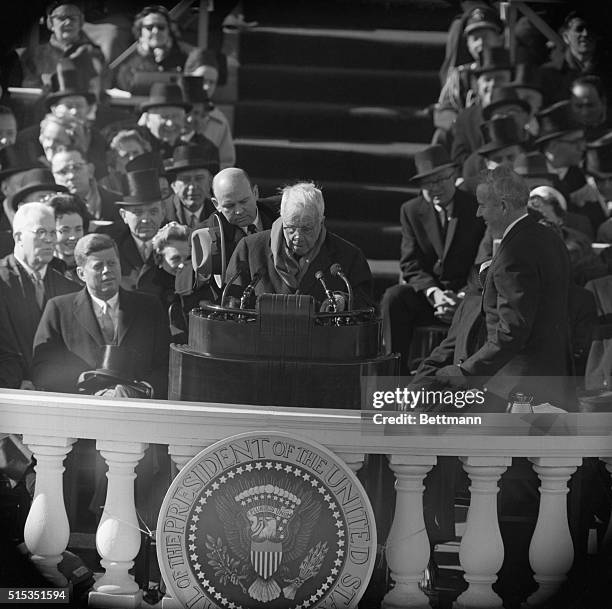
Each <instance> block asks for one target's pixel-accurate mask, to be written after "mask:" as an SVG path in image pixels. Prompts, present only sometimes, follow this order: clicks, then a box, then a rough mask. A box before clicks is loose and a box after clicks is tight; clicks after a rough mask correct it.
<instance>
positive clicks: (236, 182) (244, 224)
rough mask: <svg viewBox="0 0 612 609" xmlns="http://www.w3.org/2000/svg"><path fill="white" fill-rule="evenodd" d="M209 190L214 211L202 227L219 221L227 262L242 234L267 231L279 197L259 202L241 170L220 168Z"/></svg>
mask: <svg viewBox="0 0 612 609" xmlns="http://www.w3.org/2000/svg"><path fill="white" fill-rule="evenodd" d="M212 191H213V197H212V202H213V205H214V206H215V212H214V213H213V214H211V215H210V216H209V217H208V218H207V219H206V220H205V222H204V224H203V226H204V227H207V228H214V227H216V226H218V223H217V219H218V220H219V221H220V222H221V226H222V227H223V235H224V238H225V247H226V252H227V259H228V260H229V259H230V257H231V255H232V254H233V252H234V250H235V249H236V246H237V245H238V243H239V242H240V240H241V239H242V238H243V237H244V236H245V235H250V234H253V233H258V232H261V231H264V230H268V229H270V228H271V227H272V223H273V222H274V220H276V218H278V212H279V208H280V196H275V197H268V198H265V199H259V191H258V189H257V186H256V185H255V184H252V183H251V180H250V178H249V176H248V174H247V172H246V171H244V169H239V168H237V167H227V168H226V169H222V170H221V171H220V172H219V173H218V174H217V175H216V176H215V177H214V179H213V183H212ZM215 217H216V218H217V219H215Z"/></svg>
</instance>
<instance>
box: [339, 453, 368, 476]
mask: <svg viewBox="0 0 612 609" xmlns="http://www.w3.org/2000/svg"><path fill="white" fill-rule="evenodd" d="M334 452H335V453H336V455H338V457H340V459H342V460H343V461H344V462H345V463H346V464H347V465H348V466H349V468H350V469H351V471H352V472H353V473H354V474H356V473H357V472H358V471H359V470H360V469H361V468H362V467H363V462H364V460H365V453H342V452H336V451H334Z"/></svg>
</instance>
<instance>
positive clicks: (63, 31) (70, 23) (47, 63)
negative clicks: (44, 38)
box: [22, 0, 106, 87]
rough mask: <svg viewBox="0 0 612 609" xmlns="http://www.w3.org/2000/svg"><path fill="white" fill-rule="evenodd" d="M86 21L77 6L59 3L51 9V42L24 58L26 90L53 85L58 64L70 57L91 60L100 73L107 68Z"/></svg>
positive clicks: (29, 51) (60, 0) (49, 23)
mask: <svg viewBox="0 0 612 609" xmlns="http://www.w3.org/2000/svg"><path fill="white" fill-rule="evenodd" d="M84 22H85V19H84V17H83V13H82V12H81V9H80V8H79V7H78V6H76V5H75V4H71V3H69V2H65V1H62V0H58V1H57V2H53V3H51V4H50V6H49V7H48V9H47V28H48V29H49V31H50V32H51V37H50V39H49V42H47V43H45V44H38V45H36V46H33V47H30V48H28V49H26V51H25V53H24V54H23V56H22V63H23V67H24V79H23V86H24V87H40V86H43V85H49V84H50V83H51V76H52V75H53V73H54V72H55V70H56V66H57V64H58V62H59V61H60V60H61V59H63V58H66V57H70V58H74V57H79V58H80V59H81V60H83V59H84V57H87V58H88V59H89V60H90V64H91V65H92V66H94V67H95V68H96V71H97V72H98V73H101V72H103V71H104V70H105V69H106V59H105V57H104V54H103V53H102V50H101V49H100V47H98V46H97V45H96V44H94V43H93V42H92V40H91V39H90V38H88V36H87V35H86V34H85V33H84V32H83V24H84Z"/></svg>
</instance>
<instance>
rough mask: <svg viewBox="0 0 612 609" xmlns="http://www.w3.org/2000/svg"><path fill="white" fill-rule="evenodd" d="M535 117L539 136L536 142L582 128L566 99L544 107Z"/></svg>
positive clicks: (552, 138) (540, 142) (539, 142)
mask: <svg viewBox="0 0 612 609" xmlns="http://www.w3.org/2000/svg"><path fill="white" fill-rule="evenodd" d="M537 118H538V121H539V123H540V136H539V137H538V139H537V140H536V141H535V143H536V144H542V143H544V142H548V141H549V140H554V139H556V138H558V137H562V136H564V135H566V134H568V133H571V132H573V131H582V130H583V129H582V127H581V126H580V124H579V123H578V122H577V121H576V118H575V117H574V114H573V112H572V107H571V103H570V101H569V100H568V99H565V100H563V101H560V102H557V103H555V104H552V105H551V106H548V107H547V108H544V109H543V110H542V111H541V112H538V114H537Z"/></svg>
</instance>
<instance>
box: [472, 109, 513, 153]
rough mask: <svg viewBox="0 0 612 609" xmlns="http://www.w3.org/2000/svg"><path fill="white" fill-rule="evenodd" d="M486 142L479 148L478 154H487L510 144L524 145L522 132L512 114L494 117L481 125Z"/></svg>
mask: <svg viewBox="0 0 612 609" xmlns="http://www.w3.org/2000/svg"><path fill="white" fill-rule="evenodd" d="M480 130H481V132H482V136H483V138H484V141H485V143H484V144H483V145H482V146H481V147H480V148H479V149H478V150H477V152H478V154H481V155H487V154H490V153H491V152H495V151H497V150H501V149H502V148H507V147H508V146H522V145H523V140H522V139H521V132H520V130H519V127H518V125H517V124H516V121H515V120H514V118H512V117H511V116H500V117H498V118H493V119H491V120H490V121H487V122H486V123H483V124H482V125H480Z"/></svg>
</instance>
